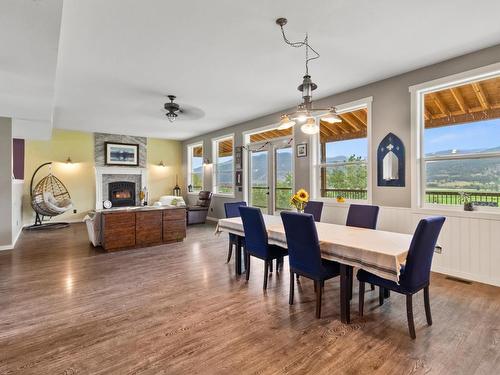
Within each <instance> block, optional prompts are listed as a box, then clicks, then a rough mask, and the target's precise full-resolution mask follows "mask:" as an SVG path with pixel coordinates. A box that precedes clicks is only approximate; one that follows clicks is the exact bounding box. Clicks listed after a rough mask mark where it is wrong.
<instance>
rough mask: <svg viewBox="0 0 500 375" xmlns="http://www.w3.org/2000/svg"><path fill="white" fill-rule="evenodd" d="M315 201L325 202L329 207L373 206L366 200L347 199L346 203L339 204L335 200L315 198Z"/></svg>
mask: <svg viewBox="0 0 500 375" xmlns="http://www.w3.org/2000/svg"><path fill="white" fill-rule="evenodd" d="M311 200H313V201H319V202H323V203H324V204H325V206H327V207H349V206H350V205H351V204H371V203H370V202H368V201H367V200H364V199H359V200H358V199H346V200H345V202H337V200H336V199H335V198H333V199H331V198H314V199H311Z"/></svg>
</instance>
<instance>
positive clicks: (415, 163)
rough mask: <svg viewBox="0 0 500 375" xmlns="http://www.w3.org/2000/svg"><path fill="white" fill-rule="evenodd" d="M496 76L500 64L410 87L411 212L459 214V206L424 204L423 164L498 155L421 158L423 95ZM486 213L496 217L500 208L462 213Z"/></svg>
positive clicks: (478, 207) (479, 209)
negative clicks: (424, 211) (443, 211)
mask: <svg viewBox="0 0 500 375" xmlns="http://www.w3.org/2000/svg"><path fill="white" fill-rule="evenodd" d="M499 76H500V63H495V64H491V65H487V66H484V67H481V68H477V69H472V70H468V71H465V72H462V73H457V74H453V75H450V76H446V77H442V78H438V79H435V80H432V81H428V82H424V83H421V84H418V85H414V86H410V87H409V91H410V94H411V145H412V152H411V165H412V168H411V181H412V182H411V185H412V189H411V207H412V209H415V210H447V211H463V208H462V207H461V206H460V205H450V204H439V203H426V202H425V193H426V182H427V179H426V170H425V167H426V163H427V162H429V161H445V160H470V159H480V158H481V159H482V158H493V157H500V152H494V153H488V154H482V155H477V154H462V155H446V156H431V157H425V155H424V151H425V150H424V130H425V119H424V110H425V108H424V99H425V98H424V97H425V95H426V94H429V93H432V92H436V91H440V90H444V89H449V88H452V87H457V86H461V85H465V84H468V83H472V82H478V81H483V80H487V79H490V78H495V77H499ZM475 211H476V212H477V211H480V212H490V213H494V214H500V207H484V206H476V207H475V210H474V211H471V212H470V211H469V212H465V211H463V212H464V213H465V215H474V212H475Z"/></svg>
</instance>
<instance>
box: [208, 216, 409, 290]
mask: <svg viewBox="0 0 500 375" xmlns="http://www.w3.org/2000/svg"><path fill="white" fill-rule="evenodd" d="M263 217H264V222H265V224H266V229H267V232H268V236H269V243H271V244H274V245H278V246H282V247H285V248H286V247H287V244H286V237H285V230H284V228H283V223H282V222H281V217H279V216H272V215H263ZM316 228H317V231H318V238H319V241H320V249H321V256H322V258H324V259H329V260H335V261H337V262H340V263H343V264H347V265H350V266H353V267H358V268H362V269H364V270H366V271H368V272H371V273H373V274H375V275H377V276H380V277H383V278H385V279H389V280H392V281H395V282H397V283H399V274H400V270H401V265H402V264H404V263H405V261H406V255H407V253H408V249H409V247H410V243H411V239H412V236H411V235H409V234H402V233H394V232H386V231H381V230H373V229H365V228H357V227H348V226H345V225H338V224H329V223H316ZM220 232H228V233H233V234H237V235H240V236H244V230H243V223H242V221H241V218H239V217H238V218H231V219H220V220H219V222H218V224H217V228H216V233H220Z"/></svg>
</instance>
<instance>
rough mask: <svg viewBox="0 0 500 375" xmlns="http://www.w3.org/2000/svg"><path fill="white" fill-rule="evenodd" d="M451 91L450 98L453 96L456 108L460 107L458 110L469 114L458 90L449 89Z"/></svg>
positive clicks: (456, 88)
mask: <svg viewBox="0 0 500 375" xmlns="http://www.w3.org/2000/svg"><path fill="white" fill-rule="evenodd" d="M450 91H451V96H453V99H455V101H456V102H457V104H458V106H459V107H460V110H461V111H462V112H463V113H468V112H469V106H468V105H467V104H466V103H465V100H464V97H463V96H462V94H461V93H460V89H459V88H458V87H453V88H451V89H450Z"/></svg>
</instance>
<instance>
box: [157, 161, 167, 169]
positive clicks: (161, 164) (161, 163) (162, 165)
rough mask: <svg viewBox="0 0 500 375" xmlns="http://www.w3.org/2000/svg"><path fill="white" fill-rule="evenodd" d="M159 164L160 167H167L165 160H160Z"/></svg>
mask: <svg viewBox="0 0 500 375" xmlns="http://www.w3.org/2000/svg"><path fill="white" fill-rule="evenodd" d="M158 166H159V167H163V168H165V167H166V165H165V163H164V162H163V160H160V162H159V163H158Z"/></svg>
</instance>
